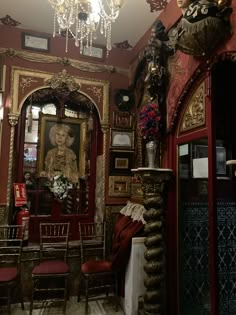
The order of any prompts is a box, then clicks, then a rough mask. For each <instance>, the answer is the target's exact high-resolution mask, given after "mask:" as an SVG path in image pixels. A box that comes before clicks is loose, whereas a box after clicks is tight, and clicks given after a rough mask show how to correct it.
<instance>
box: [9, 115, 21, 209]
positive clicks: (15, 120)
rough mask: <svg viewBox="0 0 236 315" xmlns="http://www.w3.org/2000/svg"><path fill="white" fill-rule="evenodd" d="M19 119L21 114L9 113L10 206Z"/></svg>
mask: <svg viewBox="0 0 236 315" xmlns="http://www.w3.org/2000/svg"><path fill="white" fill-rule="evenodd" d="M18 119H19V114H17V113H9V114H8V121H9V124H10V125H11V135H10V151H9V164H8V180H7V207H9V205H10V200H11V187H12V167H13V152H14V136H15V126H16V125H17V123H18Z"/></svg>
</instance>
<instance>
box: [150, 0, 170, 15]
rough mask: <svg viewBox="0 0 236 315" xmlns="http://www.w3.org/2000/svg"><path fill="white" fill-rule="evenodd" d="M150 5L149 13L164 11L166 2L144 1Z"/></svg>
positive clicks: (159, 0)
mask: <svg viewBox="0 0 236 315" xmlns="http://www.w3.org/2000/svg"><path fill="white" fill-rule="evenodd" d="M146 2H147V3H149V4H150V10H151V12H154V11H161V10H164V9H165V7H166V6H167V4H168V0H146Z"/></svg>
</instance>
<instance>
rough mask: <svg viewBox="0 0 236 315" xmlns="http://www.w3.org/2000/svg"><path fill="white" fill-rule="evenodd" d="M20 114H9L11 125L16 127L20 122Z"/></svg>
mask: <svg viewBox="0 0 236 315" xmlns="http://www.w3.org/2000/svg"><path fill="white" fill-rule="evenodd" d="M19 116H20V114H19V113H9V114H8V121H9V124H10V125H11V127H15V126H16V125H17V123H18V119H19Z"/></svg>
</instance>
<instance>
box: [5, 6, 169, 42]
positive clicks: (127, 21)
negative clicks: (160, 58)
mask: <svg viewBox="0 0 236 315" xmlns="http://www.w3.org/2000/svg"><path fill="white" fill-rule="evenodd" d="M147 1H149V3H150V2H151V3H152V5H153V4H154V6H155V3H157V2H158V1H160V0H126V1H125V5H124V7H123V8H122V9H121V11H120V15H119V17H118V19H117V21H116V22H115V23H114V24H113V25H112V43H113V45H114V44H115V43H121V42H124V41H126V40H127V41H128V43H129V44H130V45H131V46H132V47H133V46H135V44H136V43H137V42H138V40H139V39H140V38H141V37H142V36H143V35H144V34H145V32H146V31H147V30H148V29H149V28H150V26H151V25H152V24H153V22H154V21H155V19H156V18H157V17H158V15H159V13H160V11H157V12H150V11H151V5H150V4H149V3H147ZM162 1H163V0H162ZM6 15H9V16H10V17H11V18H12V19H14V20H16V21H17V22H19V23H21V24H20V25H19V26H18V27H19V28H22V29H28V30H33V31H36V32H43V33H48V34H52V31H53V9H52V8H51V6H50V4H49V3H48V0H0V18H4V17H5V16H6ZM96 43H97V44H103V45H104V44H105V40H104V39H103V38H102V37H98V40H97V42H96Z"/></svg>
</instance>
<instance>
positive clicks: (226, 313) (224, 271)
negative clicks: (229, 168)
mask: <svg viewBox="0 0 236 315" xmlns="http://www.w3.org/2000/svg"><path fill="white" fill-rule="evenodd" d="M217 221H218V225H217V229H218V254H217V258H218V270H219V314H220V315H235V314H236V202H218V203H217Z"/></svg>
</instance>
